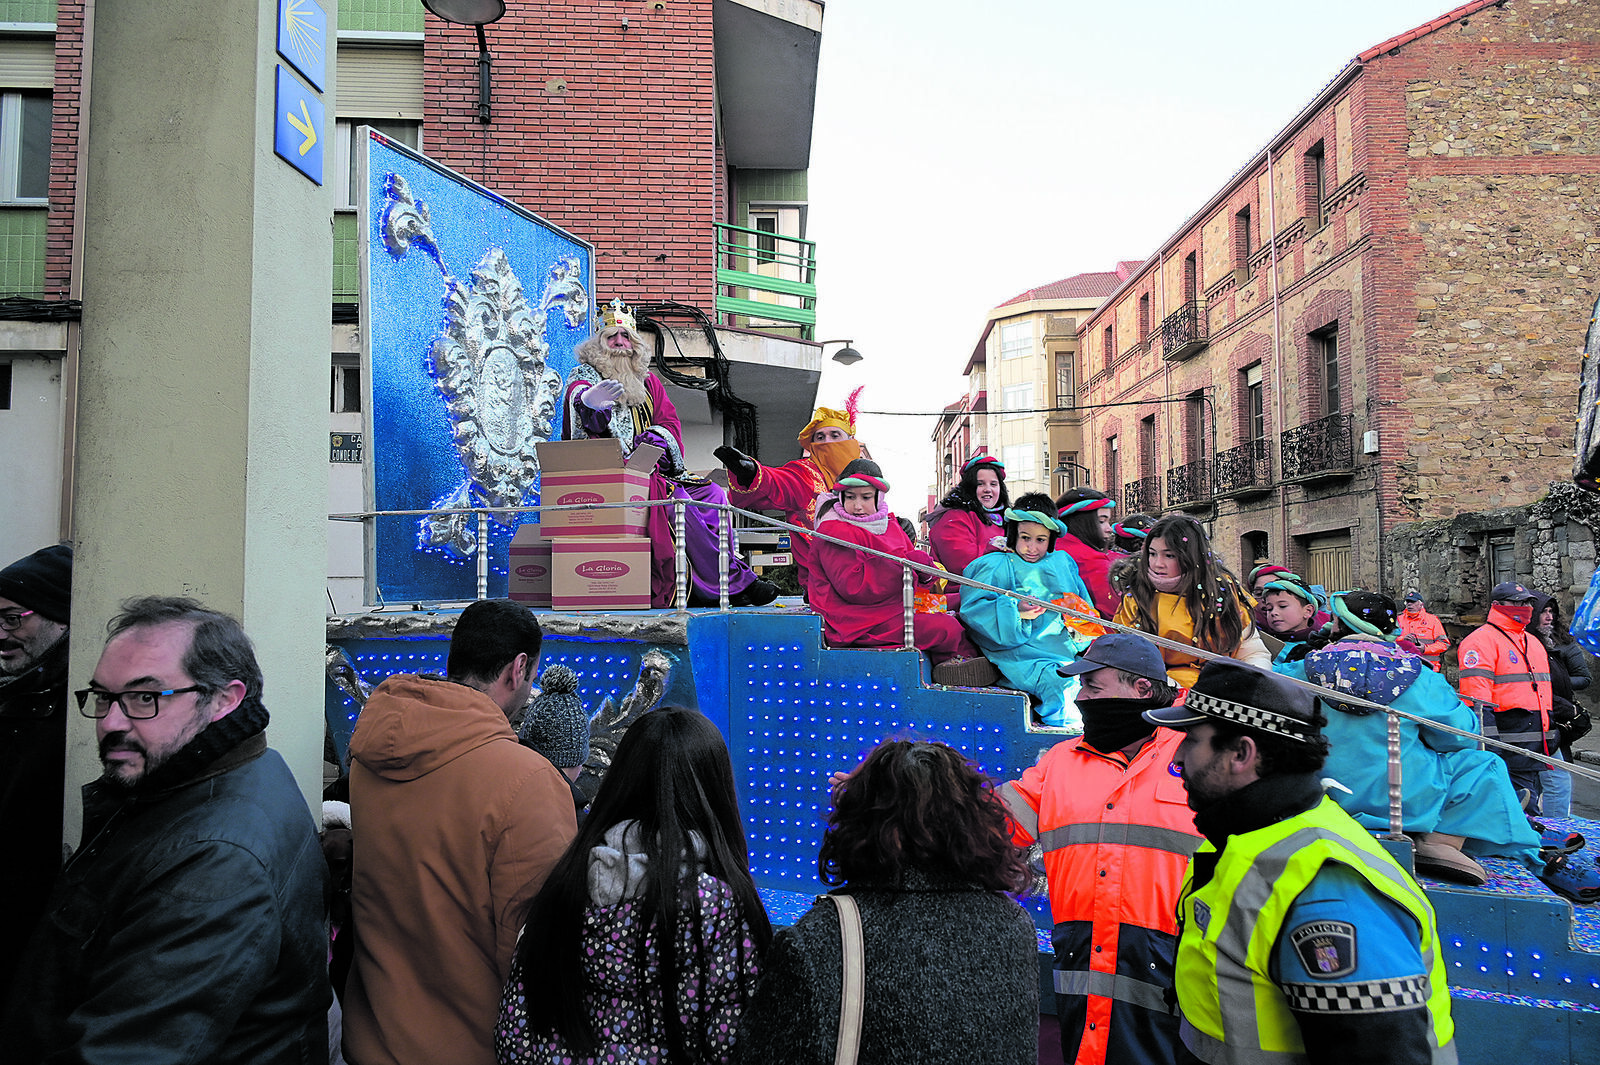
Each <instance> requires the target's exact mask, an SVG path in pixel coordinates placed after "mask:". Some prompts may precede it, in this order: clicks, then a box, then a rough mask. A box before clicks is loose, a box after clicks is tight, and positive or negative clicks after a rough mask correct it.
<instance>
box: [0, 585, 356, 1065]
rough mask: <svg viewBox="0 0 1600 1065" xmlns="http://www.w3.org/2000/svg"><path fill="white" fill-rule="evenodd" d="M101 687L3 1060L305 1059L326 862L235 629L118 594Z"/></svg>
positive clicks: (318, 963)
mask: <svg viewBox="0 0 1600 1065" xmlns="http://www.w3.org/2000/svg"><path fill="white" fill-rule="evenodd" d="M108 631H109V634H110V638H109V639H108V640H107V641H106V646H105V649H104V650H103V651H102V653H101V655H100V661H99V664H98V665H96V666H95V669H94V673H93V675H92V676H91V678H90V680H89V686H88V687H87V688H84V689H83V690H81V691H77V692H74V693H73V696H74V698H75V701H76V704H77V706H78V708H79V709H80V710H81V711H82V713H83V714H84V715H85V716H87V717H90V718H93V719H94V722H95V735H96V737H97V739H98V741H99V748H100V760H101V762H102V764H103V765H104V767H105V771H104V773H103V775H102V776H101V777H100V779H99V780H96V781H95V782H93V783H91V784H89V785H87V786H86V787H85V788H84V792H83V837H82V842H81V844H80V845H79V848H78V851H77V853H76V854H74V856H73V857H72V859H71V860H70V861H69V862H68V863H67V865H66V867H65V868H64V869H63V870H62V873H61V878H60V880H59V882H58V883H57V885H56V889H55V893H54V894H53V895H52V897H51V900H50V910H49V914H48V916H47V918H46V919H45V920H44V921H42V922H41V923H40V926H39V930H38V932H37V933H36V935H35V936H34V939H33V942H32V944H31V945H30V947H29V950H28V953H27V955H26V956H25V957H24V959H23V962H22V965H21V966H20V968H19V970H18V971H19V972H26V973H28V975H29V979H28V980H27V981H26V983H25V984H22V983H19V984H18V986H17V987H16V988H15V993H14V994H13V995H12V997H11V1001H10V1003H9V1005H8V1006H7V1009H6V1014H5V1021H4V1029H3V1033H4V1034H3V1036H0V1038H3V1040H4V1044H5V1047H6V1054H7V1060H10V1061H16V1062H37V1061H42V1060H45V1059H49V1060H52V1061H55V1060H73V1061H99V1060H111V1059H113V1058H115V1059H127V1060H132V1059H134V1058H138V1059H140V1060H150V1061H154V1060H168V1059H169V1058H170V1059H172V1060H178V1059H180V1058H181V1059H182V1060H185V1061H216V1062H283V1063H289V1062H304V1061H311V1060H313V1059H314V1058H316V1057H319V1056H325V1055H326V1054H327V1050H328V1047H327V1011H328V1006H329V1002H330V997H331V996H330V992H329V988H328V975H327V936H326V934H325V932H324V931H323V923H322V915H323V890H324V882H325V880H326V875H327V869H326V864H325V862H324V860H323V858H322V851H321V849H320V848H319V847H318V845H317V837H316V827H315V826H314V825H313V824H312V821H311V815H310V812H309V810H308V809H307V807H306V802H305V799H304V798H303V797H302V796H301V794H300V791H299V789H298V788H297V787H296V786H295V782H294V778H293V777H292V776H291V775H290V773H289V768H288V766H286V765H285V764H284V762H283V759H282V758H281V757H279V755H278V753H277V752H276V751H273V750H270V749H268V747H267V742H266V736H265V730H266V727H267V721H268V715H267V709H266V707H265V706H264V705H263V703H262V701H261V696H262V686H263V684H262V677H261V668H260V666H259V665H257V663H256V657H255V651H254V648H252V646H251V644H250V639H249V637H247V636H246V635H245V634H244V630H243V629H242V628H240V626H239V623H238V622H237V621H235V620H234V619H233V618H231V617H228V616H227V615H225V614H219V613H217V612H215V611H212V610H208V609H206V608H205V607H203V606H201V605H200V604H199V603H197V602H195V601H194V600H192V599H174V598H159V597H150V598H145V599H135V600H130V601H129V602H126V603H124V604H123V609H122V613H121V614H119V615H117V617H115V618H113V619H112V621H111V624H110V626H109V627H108Z"/></svg>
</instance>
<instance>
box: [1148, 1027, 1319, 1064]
mask: <svg viewBox="0 0 1600 1065" xmlns="http://www.w3.org/2000/svg"><path fill="white" fill-rule="evenodd" d="M1178 1038H1179V1039H1182V1040H1183V1045H1184V1046H1186V1047H1188V1048H1189V1053H1191V1054H1193V1055H1194V1056H1195V1057H1197V1058H1199V1059H1200V1060H1201V1061H1203V1062H1206V1065H1284V1063H1285V1062H1292V1063H1294V1065H1302V1063H1303V1062H1305V1060H1306V1056H1305V1055H1304V1054H1299V1053H1296V1052H1295V1051H1292V1050H1263V1049H1261V1048H1260V1047H1248V1046H1230V1045H1228V1044H1227V1043H1224V1042H1223V1041H1222V1040H1220V1039H1213V1038H1212V1037H1211V1036H1209V1035H1207V1034H1206V1033H1204V1032H1202V1031H1201V1030H1200V1029H1198V1028H1196V1027H1195V1026H1194V1025H1192V1024H1190V1023H1189V1018H1187V1017H1180V1018H1178Z"/></svg>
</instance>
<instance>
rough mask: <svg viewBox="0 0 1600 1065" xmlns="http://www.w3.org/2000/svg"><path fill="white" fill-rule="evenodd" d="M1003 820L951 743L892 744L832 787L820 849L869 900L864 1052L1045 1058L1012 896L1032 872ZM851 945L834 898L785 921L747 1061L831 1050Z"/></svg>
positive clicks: (812, 1061) (904, 1058) (936, 1063)
mask: <svg viewBox="0 0 1600 1065" xmlns="http://www.w3.org/2000/svg"><path fill="white" fill-rule="evenodd" d="M1006 825H1007V818H1006V812H1005V807H1004V806H1003V805H1002V804H1001V802H1000V800H999V799H998V798H997V797H996V796H995V794H994V790H993V786H992V784H991V783H990V781H988V780H987V779H986V778H984V777H983V776H982V775H981V774H979V773H978V772H977V771H976V770H974V769H973V768H972V767H971V766H970V765H968V764H967V762H966V760H965V759H964V758H963V757H962V756H961V754H960V753H959V752H957V751H955V750H953V749H952V748H950V747H947V746H945V745H944V744H942V743H918V742H911V741H907V740H900V741H893V742H889V743H885V744H882V745H881V746H879V747H878V748H877V749H876V750H874V751H873V752H872V753H871V754H869V755H868V756H867V759H866V761H864V762H862V763H861V765H860V767H859V768H857V769H856V770H855V771H854V772H853V773H851V774H849V775H848V776H846V777H844V778H843V779H842V780H840V781H839V782H838V784H837V785H836V786H835V787H834V790H833V812H832V813H831V815H830V816H829V820H828V828H827V831H826V833H825V834H824V836H823V841H822V852H821V854H820V856H819V858H818V862H817V864H818V866H819V867H820V869H821V873H822V879H823V880H824V881H825V882H827V883H829V884H835V885H843V886H842V887H837V888H836V889H835V890H834V891H833V892H832V894H833V895H849V896H851V897H852V898H853V899H854V900H855V902H856V904H857V905H858V906H859V907H860V910H861V924H862V928H863V939H864V941H865V955H866V966H865V970H866V975H865V981H864V984H865V994H864V999H865V1003H864V1007H863V1010H862V1026H861V1037H860V1054H859V1057H858V1058H857V1061H858V1062H859V1065H886V1063H889V1062H894V1063H896V1065H957V1063H959V1065H1033V1063H1034V1062H1035V1061H1036V1060H1037V1058H1038V1052H1039V1051H1038V1037H1039V958H1038V950H1039V948H1038V943H1037V939H1036V936H1035V933H1034V927H1033V921H1032V920H1031V919H1030V918H1029V917H1028V915H1027V913H1026V912H1025V911H1024V910H1023V909H1022V907H1021V906H1019V905H1017V903H1016V901H1015V900H1013V899H1012V898H1010V897H1009V896H1008V893H1009V892H1016V891H1020V890H1021V889H1022V887H1023V885H1024V884H1025V883H1026V882H1027V879H1028V872H1027V866H1026V864H1025V862H1024V859H1023V852H1022V851H1021V850H1019V849H1018V848H1017V847H1016V846H1015V845H1013V844H1012V842H1011V838H1010V835H1009V833H1008V832H1007V829H1006ZM841 956H842V949H841V946H840V939H839V916H838V910H837V909H836V908H835V905H834V904H833V903H832V902H831V901H827V900H823V901H819V902H818V903H817V904H816V905H814V906H812V908H811V909H810V911H809V912H807V913H806V915H805V916H803V917H801V918H800V920H799V922H798V923H796V924H795V925H794V926H793V927H792V928H786V929H782V930H780V931H779V932H778V933H777V934H776V935H775V936H774V937H773V940H772V949H771V950H770V951H769V952H768V954H767V956H766V958H765V959H764V961H763V965H762V973H761V979H760V981H759V983H758V984H757V986H756V993H755V998H754V999H753V1000H752V1001H751V1002H750V1005H749V1007H748V1008H747V1009H746V1010H745V1014H744V1022H743V1028H742V1031H741V1032H740V1034H739V1041H738V1043H737V1044H736V1045H735V1048H734V1060H735V1061H736V1062H742V1063H746V1065H828V1063H830V1062H832V1061H833V1060H834V1053H835V1050H836V1043H837V1040H838V1034H839V1006H840V985H841V971H842V960H841Z"/></svg>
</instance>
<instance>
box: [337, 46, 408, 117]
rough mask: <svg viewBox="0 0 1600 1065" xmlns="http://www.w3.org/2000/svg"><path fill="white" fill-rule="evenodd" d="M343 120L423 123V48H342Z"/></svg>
mask: <svg viewBox="0 0 1600 1065" xmlns="http://www.w3.org/2000/svg"><path fill="white" fill-rule="evenodd" d="M338 63H339V65H338V88H337V92H336V94H335V95H336V104H335V107H336V109H337V112H338V114H339V116H340V117H354V118H379V119H381V118H404V119H411V120H413V121H420V120H421V119H422V49H421V47H415V48H410V47H402V48H397V47H387V48H384V47H373V46H370V45H348V44H342V45H340V46H339V61H338Z"/></svg>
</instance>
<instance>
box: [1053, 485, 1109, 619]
mask: <svg viewBox="0 0 1600 1065" xmlns="http://www.w3.org/2000/svg"><path fill="white" fill-rule="evenodd" d="M1116 506H1117V501H1116V500H1115V499H1112V498H1111V497H1110V496H1108V495H1106V494H1105V493H1104V492H1099V491H1096V490H1095V489H1093V488H1074V489H1072V490H1071V491H1069V492H1066V493H1064V494H1063V495H1062V496H1061V498H1060V499H1057V500H1056V516H1057V517H1059V518H1060V519H1061V522H1062V524H1063V525H1065V526H1066V532H1064V533H1062V534H1061V538H1060V539H1059V540H1057V541H1056V546H1055V549H1056V550H1057V551H1065V552H1066V553H1067V554H1069V555H1071V556H1072V561H1073V562H1075V563H1077V566H1078V575H1079V576H1080V577H1082V578H1083V583H1084V585H1085V586H1086V587H1088V589H1089V592H1090V593H1091V596H1092V598H1093V601H1094V608H1095V609H1096V610H1098V611H1099V612H1100V616H1101V617H1103V618H1109V617H1110V616H1111V615H1112V614H1115V613H1116V612H1117V604H1118V603H1119V602H1120V601H1121V600H1119V599H1118V598H1117V597H1116V595H1114V594H1113V593H1112V591H1111V580H1110V572H1111V563H1112V562H1113V561H1114V559H1113V558H1112V554H1111V548H1112V544H1113V543H1114V542H1115V540H1116V533H1115V532H1114V531H1113V522H1112V520H1111V519H1112V516H1113V511H1114V510H1115V509H1116Z"/></svg>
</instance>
